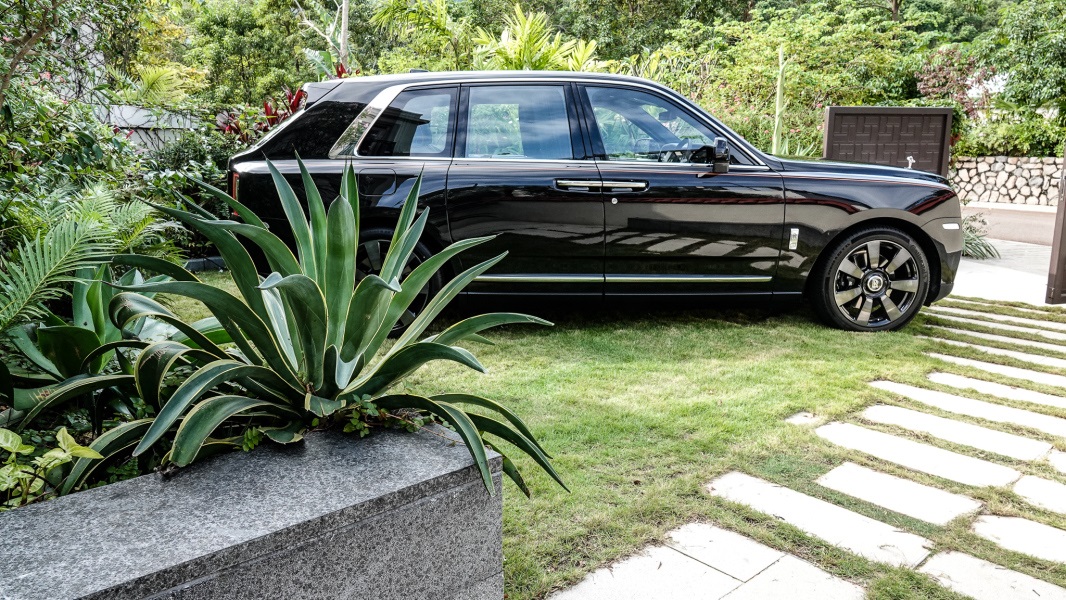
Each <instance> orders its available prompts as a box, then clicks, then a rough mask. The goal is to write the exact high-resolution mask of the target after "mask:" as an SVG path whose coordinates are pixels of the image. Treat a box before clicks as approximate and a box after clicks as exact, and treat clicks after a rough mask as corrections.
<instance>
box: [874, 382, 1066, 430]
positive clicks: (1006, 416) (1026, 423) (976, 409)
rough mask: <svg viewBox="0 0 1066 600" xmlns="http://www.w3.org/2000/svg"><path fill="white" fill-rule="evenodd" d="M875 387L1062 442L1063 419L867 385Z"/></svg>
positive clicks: (881, 384)
mask: <svg viewBox="0 0 1066 600" xmlns="http://www.w3.org/2000/svg"><path fill="white" fill-rule="evenodd" d="M870 385H873V386H875V387H879V388H881V389H884V390H889V391H892V392H895V393H897V394H899V395H901V396H904V397H906V398H910V399H911V400H916V401H918V402H921V403H922V404H927V405H929V406H934V407H936V408H939V409H940V410H946V411H948V412H953V413H958V414H960V415H968V416H971V417H976V418H978V419H985V420H988V421H995V422H997V423H1011V424H1013V425H1020V426H1022V427H1029V428H1032V429H1036V430H1038V431H1043V432H1044V433H1049V434H1051V435H1054V436H1058V437H1063V438H1066V419H1060V418H1059V417H1052V416H1048V415H1043V414H1040V413H1037V412H1033V411H1031V410H1023V409H1020V408H1012V407H1010V406H1002V405H1000V404H993V403H991V402H984V401H982V400H974V399H972V398H964V397H962V396H956V395H954V394H945V393H944V392H938V391H935V390H927V389H925V388H919V387H914V386H910V385H905V384H902V383H895V382H891V381H875V382H873V383H871V384H870Z"/></svg>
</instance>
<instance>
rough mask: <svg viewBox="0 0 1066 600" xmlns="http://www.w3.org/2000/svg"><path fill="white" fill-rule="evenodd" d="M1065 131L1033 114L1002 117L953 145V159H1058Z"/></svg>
mask: <svg viewBox="0 0 1066 600" xmlns="http://www.w3.org/2000/svg"><path fill="white" fill-rule="evenodd" d="M1064 142H1066V128H1064V127H1060V126H1058V125H1056V124H1055V123H1053V122H1052V121H1050V120H1049V119H1045V118H1044V117H1042V116H1040V115H1039V114H1037V113H1028V114H1023V115H1022V116H1021V117H1014V116H1010V115H1008V116H1004V117H999V118H995V119H992V120H989V121H985V122H983V123H979V124H977V125H975V126H973V127H972V128H971V129H970V130H969V131H967V132H966V133H965V134H963V136H962V139H960V140H959V142H958V143H957V144H956V145H955V148H954V149H953V153H954V154H955V155H956V156H1062V155H1063V144H1064Z"/></svg>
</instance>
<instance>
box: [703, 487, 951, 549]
mask: <svg viewBox="0 0 1066 600" xmlns="http://www.w3.org/2000/svg"><path fill="white" fill-rule="evenodd" d="M707 488H708V490H710V492H711V494H712V495H714V496H718V497H721V498H724V499H726V500H730V501H732V502H737V503H739V504H744V505H746V506H749V507H751V508H753V509H755V510H757V511H760V512H764V513H767V514H771V515H773V516H775V517H777V518H779V519H781V520H782V521H784V522H786V523H788V524H790V525H792V526H793V527H796V528H797V529H800V530H801V531H804V532H806V533H808V534H810V535H812V536H814V537H817V538H821V539H823V540H825V541H827V542H829V543H830V544H833V545H835V546H838V547H840V548H843V549H845V550H850V551H851V552H854V553H855V554H858V555H859V556H862V557H865V558H867V559H869V560H873V561H877V562H883V563H887V564H890V565H896V566H906V567H913V566H915V565H917V564H920V563H921V562H922V561H923V560H925V557H926V556H928V555H929V551H928V550H927V547H928V546H930V545H931V543H930V542H929V540H926V539H925V538H922V537H919V536H917V535H914V534H913V533H906V532H903V531H899V530H897V529H896V528H894V527H891V526H889V525H886V524H884V523H882V522H880V521H876V520H874V519H871V518H870V517H866V516H863V515H860V514H858V513H855V512H852V511H850V510H848V509H846V508H841V507H839V506H836V505H835V504H830V503H829V502H826V501H824V500H819V499H817V498H812V497H810V496H808V495H806V494H801V493H799V492H796V491H793V490H790V489H788V488H786V487H782V486H779V485H776V484H773V483H770V482H768V481H763V480H762V479H759V478H757V477H752V476H751V475H745V474H744V473H738V472H733V473H727V474H725V475H723V476H721V477H719V478H718V479H715V480H714V481H712V482H711V483H710V484H708V486H707Z"/></svg>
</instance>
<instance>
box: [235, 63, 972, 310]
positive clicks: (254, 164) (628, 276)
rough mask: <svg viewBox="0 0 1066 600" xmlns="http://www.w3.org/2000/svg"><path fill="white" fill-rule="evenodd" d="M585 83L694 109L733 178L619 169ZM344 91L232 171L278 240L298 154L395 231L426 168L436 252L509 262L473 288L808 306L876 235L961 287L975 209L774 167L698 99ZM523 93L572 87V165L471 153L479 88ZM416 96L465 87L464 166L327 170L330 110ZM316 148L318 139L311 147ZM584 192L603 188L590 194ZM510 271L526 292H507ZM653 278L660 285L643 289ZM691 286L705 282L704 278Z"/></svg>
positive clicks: (644, 86) (369, 81)
mask: <svg viewBox="0 0 1066 600" xmlns="http://www.w3.org/2000/svg"><path fill="white" fill-rule="evenodd" d="M581 82H589V83H594V84H596V85H603V84H610V85H617V86H623V87H624V86H633V87H636V88H639V89H641V90H643V91H644V92H649V91H650V92H651V93H653V94H656V95H660V96H662V97H663V98H664V99H668V100H669V101H671V102H673V103H674V104H675V105H677V106H679V107H680V108H681V110H684V111H688V112H690V113H691V114H692V115H693V116H694V117H695V118H697V119H699V120H700V121H701V122H702V123H704V124H705V125H706V127H707V128H709V129H710V130H712V131H713V132H714V135H716V136H717V135H721V136H724V137H726V138H727V139H728V142H729V146H730V152H731V153H732V154H733V165H732V166H731V169H730V172H728V173H720V174H715V173H713V172H712V169H711V166H710V165H697V164H687V163H682V164H678V163H656V162H611V161H608V160H606V156H604V155H603V154H602V146H601V145H597V143H596V142H597V136H598V134H597V133H596V130H595V126H594V125H593V124H591V123H590V119H591V118H592V117H591V116H590V114H589V113H590V110H589V108H588V106H586V105H583V104H582V103H581V102H580V98H581V96H580V87H581V85H582V83H581ZM334 83H335V82H329V84H328V85H327V84H311V86H317V87H315V88H314V89H313V90H312V92H313V93H310V94H309V98H308V104H307V107H306V108H305V109H304V111H303V113H302V114H301V116H299V117H297V118H295V119H294V120H293V121H291V122H290V123H287V124H286V125H285V127H284V131H283V132H281V133H279V134H276V135H275V136H273V137H272V138H268V139H267V140H265V141H264V142H263V143H262V144H261V145H260V146H257V147H255V148H253V149H251V150H249V151H246V152H244V153H242V154H239V155H237V156H235V157H234V158H233V159H232V161H231V164H230V169H231V171H233V172H235V173H236V174H238V175H239V184H238V190H237V192H238V197H239V198H240V199H241V201H242V202H244V203H246V204H248V205H249V206H251V207H252V208H253V209H254V210H256V211H257V212H258V213H259V214H260V215H262V216H263V217H264V219H266V220H267V221H268V223H271V224H272V225H276V226H275V227H274V229H275V231H276V232H277V233H279V234H285V233H287V226H285V224H284V214H283V213H282V212H281V209H280V206H279V203H278V200H277V197H276V194H275V192H274V186H273V183H272V181H271V179H270V176H269V173H268V172H267V169H266V166H265V162H263V160H262V159H263V158H264V157H269V158H270V159H271V160H273V161H275V164H276V165H277V166H278V167H279V169H280V170H281V171H282V172H283V173H285V174H286V177H287V179H288V180H289V181H290V182H291V183H292V184H293V187H294V188H295V189H296V191H297V193H298V194H301V195H302V185H301V184H300V178H299V173H298V169H297V166H296V161H295V156H294V150H299V151H300V155H301V157H303V158H304V159H305V161H306V162H307V165H308V168H309V170H310V171H311V172H312V173H313V175H314V179H315V181H316V183H317V184H318V185H319V187H320V189H321V190H322V195H323V197H324V198H326V199H327V201H328V200H329V199H330V198H333V197H335V196H336V193H337V187H338V185H339V182H340V174H341V172H342V170H343V168H344V167H345V165H346V164H349V163H351V164H354V165H355V166H356V169H357V171H358V172H359V174H360V189H361V192H362V196H361V200H362V204H363V220H362V225H363V227H368V226H388V227H391V226H392V225H393V224H394V223H395V219H396V215H397V214H398V212H399V207H400V206H401V205H402V202H403V201H404V199H405V198H406V196H407V193H408V192H409V191H410V189H411V186H412V185H413V183H414V179H415V178H416V177H417V176H418V175H419V174H420V173H421V174H422V177H423V182H422V194H421V197H420V199H419V204H420V206H421V207H424V208H427V209H429V210H430V211H431V213H430V215H431V216H430V227H429V228H428V230H427V233H426V242H427V244H428V245H429V246H431V247H433V248H438V249H439V248H442V247H444V246H445V245H447V244H449V243H451V242H453V241H457V240H462V239H468V238H471V237H479V236H483V235H492V234H495V235H497V236H498V237H497V238H496V239H495V240H494V241H492V242H490V243H488V244H485V245H483V246H480V247H477V248H476V249H474V250H471V251H468V252H467V253H464V255H462V258H461V262H460V261H456V262H455V264H454V265H453V269H454V270H459V269H463V268H467V267H469V266H471V265H472V264H474V263H475V262H477V261H480V260H484V259H486V258H489V257H491V256H495V255H496V254H499V253H500V252H503V251H507V252H508V253H509V255H508V258H507V259H505V260H504V261H503V262H501V263H500V264H499V265H497V266H496V267H495V268H494V269H493V270H492V271H490V274H491V275H495V276H496V278H495V279H494V280H492V281H479V282H477V283H475V284H474V285H472V286H471V287H470V288H469V291H471V292H473V293H514V294H540V293H549V294H592V295H600V294H605V293H606V294H609V295H613V294H625V295H629V294H640V295H644V294H649V295H654V294H752V295H774V296H782V297H787V296H797V295H799V294H801V293H803V292H804V291H805V285H806V281H807V277H808V275H809V274H810V273H811V271H812V269H813V268H814V267H815V266H816V265H817V261H818V260H819V257H821V256H822V255H823V251H824V250H825V249H826V248H827V247H828V246H829V245H831V244H832V243H833V242H834V240H837V239H839V238H840V237H841V236H843V235H845V234H846V233H848V232H851V231H855V230H857V229H860V228H863V227H872V226H892V227H896V228H899V229H902V230H904V231H906V232H907V233H909V234H910V235H912V236H913V237H915V238H916V239H917V240H918V241H919V243H920V244H921V245H922V247H923V249H925V250H926V253H927V255H928V257H929V262H930V265H931V266H932V268H933V271H934V273H933V281H932V282H931V283H932V285H931V289H930V294H929V297H928V298H927V301H929V302H931V301H935V300H937V299H939V298H941V297H943V296H945V295H946V294H947V293H948V292H950V290H951V286H952V284H953V281H954V277H955V272H956V270H957V268H958V263H959V259H960V256H961V250H962V231H961V229H944V227H943V225H944V224H945V223H954V224H959V223H960V219H961V214H960V212H961V211H960V205H959V201H958V198H957V197H956V196H955V194H954V193H953V192H952V191H951V189H950V188H949V187H948V185H947V183H946V181H945V180H944V179H943V178H941V177H939V176H937V175H934V174H931V173H924V172H918V171H912V170H906V169H897V168H892V167H882V166H876V165H858V164H843V163H829V162H823V161H799V160H782V159H779V158H776V157H773V156H768V155H765V154H763V153H761V152H759V151H758V150H756V149H755V148H753V147H751V146H750V145H749V144H747V142H745V141H744V140H743V139H741V138H740V137H739V136H737V135H736V134H735V133H733V132H732V131H731V130H729V129H728V128H727V127H725V126H724V125H722V124H721V123H719V122H718V121H716V120H714V119H713V118H712V117H710V116H708V115H706V114H705V113H703V112H702V111H700V110H699V109H698V108H696V107H695V106H694V105H692V103H691V102H690V101H688V100H687V99H684V98H682V97H681V96H679V95H677V94H676V93H675V92H673V91H671V90H668V89H666V88H663V87H662V86H659V85H657V84H654V83H652V82H648V81H646V80H641V79H636V78H629V77H620V76H614V75H601V74H584V73H540V72H537V73H529V72H508V73H486V72H476V73H421V74H410V75H399V76H385V77H366V78H357V79H351V80H345V81H343V82H339V83H337V84H336V85H334ZM520 83H521V84H544V83H546V84H558V85H563V86H568V89H569V91H568V95H567V98H568V112H569V113H570V118H571V128H572V131H571V136H572V141H573V146H574V156H573V158H572V159H559V160H538V159H529V158H484V157H466V156H465V155H464V147H465V146H464V145H463V140H462V136H463V135H464V134H463V132H464V131H465V127H466V122H465V120H466V118H467V117H466V108H467V107H466V104H465V102H466V97H467V90H469V89H470V87H471V86H483V85H498V84H504V85H515V84H520ZM402 85H414V86H452V87H459V88H460V90H461V91H460V94H459V96H460V98H461V99H460V106H459V107H458V110H457V111H456V113H457V117H456V122H455V123H454V127H455V130H456V131H457V132H458V135H457V136H456V137H457V138H458V140H457V141H456V142H455V143H454V144H453V145H452V147H453V152H452V158H418V157H372V158H370V157H358V158H355V159H350V158H349V159H329V158H328V156H327V153H328V147H329V146H331V145H332V143H333V142H334V141H335V140H336V137H337V136H338V135H339V132H338V131H337V128H336V127H335V126H323V125H322V123H338V122H343V120H344V119H341V118H336V119H330V118H327V116H326V114H325V113H326V111H332V112H334V113H336V112H337V110H338V108H337V107H338V106H340V105H341V104H347V105H349V106H356V107H357V108H359V109H360V110H361V109H362V107H365V106H366V105H368V104H370V103H371V102H372V101H373V100H374V98H375V97H377V96H378V95H379V94H381V93H382V92H386V93H388V92H387V91H386V90H390V89H393V88H395V87H396V86H402ZM348 114H350V113H346V114H345V115H344V116H345V118H347V116H348ZM310 117H314V118H310ZM305 124H307V126H306V127H305ZM312 124H313V125H312ZM302 137H306V138H307V139H308V140H312V141H313V143H312V142H307V143H301V142H299V141H298V140H300V139H301V138H302ZM294 140H297V141H294ZM305 148H306V149H307V150H306V152H307V153H305V150H304V149H305ZM323 148H325V149H326V150H323ZM575 181H576V182H578V184H577V185H574V182H575ZM582 181H587V182H590V186H589V187H582V186H581V185H580V182H582ZM563 182H569V185H561V183H563ZM605 182H606V183H612V182H620V183H623V184H625V183H626V182H638V183H639V184H641V185H642V186H643V187H639V186H637V187H632V188H628V187H624V186H623V187H610V186H608V187H602V185H603V184H605ZM792 229H796V230H798V244H797V247H796V248H795V249H789V247H788V240H789V235H790V232H791V230H792ZM500 276H514V277H518V278H520V279H521V280H522V282H511V281H501V280H500ZM647 276H651V277H653V278H655V280H654V281H642V280H641V279H640V278H641V277H647ZM707 276H714V277H720V278H721V280H720V281H716V280H713V279H711V278H708V277H707ZM686 277H700V278H703V279H702V280H701V281H700V282H699V283H695V282H693V281H691V280H686ZM544 278H548V279H555V280H556V281H553V282H547V281H543V279H544Z"/></svg>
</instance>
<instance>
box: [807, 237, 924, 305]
mask: <svg viewBox="0 0 1066 600" xmlns="http://www.w3.org/2000/svg"><path fill="white" fill-rule="evenodd" d="M877 227H890V228H893V229H898V230H900V231H902V232H904V233H906V234H907V235H909V236H911V237H912V238H914V241H915V242H917V243H918V246H919V247H921V249H922V252H924V253H925V260H926V262H927V263H928V264H929V291H928V292H927V293H926V297H925V299H924V301H923V302H922V304H929V302H930V301H931V299H932V298H936V297H937V295H938V294H939V293H940V284H941V267H940V254H939V253H938V252H937V249H936V244H934V243H933V239H932V238H931V237H929V234H927V233H926V232H925V231H923V230H922V228H921V227H919V226H918V225H915V224H914V223H911V222H910V221H906V220H904V219H897V218H892V217H874V218H872V219H867V220H865V221H859V222H858V223H854V224H852V225H850V226H848V227H846V228H845V229H842V230H841V231H840V232H838V233H837V234H836V235H834V236H833V237H832V239H830V240H829V242H828V243H827V244H826V245H825V246H823V247H822V249H821V251H820V252H819V254H818V258H817V259H816V260H815V261H814V265H813V266H812V268H811V271H810V272H811V274H814V273H819V272H821V269H822V268H823V267H824V266H825V261H827V260H829V255H830V253H831V251H832V249H833V248H835V247H836V246H837V244H839V243H840V241H841V240H843V239H845V238H847V237H848V236H850V235H852V234H854V233H855V232H858V231H862V230H864V229H876V228H877ZM813 279H814V278H813V277H808V278H807V281H806V283H805V285H804V288H803V294H804V296H807V297H810V294H811V289H812V288H811V286H812V285H815V283H814V281H813Z"/></svg>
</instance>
